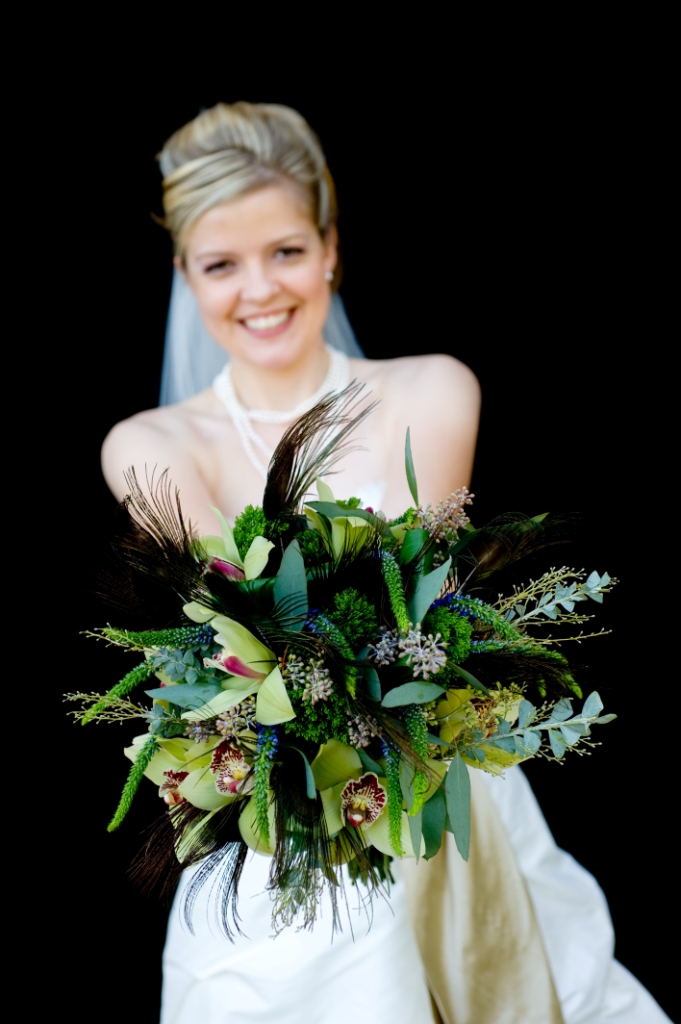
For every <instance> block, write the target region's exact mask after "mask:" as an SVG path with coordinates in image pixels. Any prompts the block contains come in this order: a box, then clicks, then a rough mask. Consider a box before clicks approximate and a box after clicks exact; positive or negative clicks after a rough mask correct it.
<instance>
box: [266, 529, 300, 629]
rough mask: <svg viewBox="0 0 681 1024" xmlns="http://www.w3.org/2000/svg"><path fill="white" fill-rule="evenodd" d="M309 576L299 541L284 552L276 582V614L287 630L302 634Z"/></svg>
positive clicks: (293, 541) (292, 543) (295, 541)
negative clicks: (306, 573) (306, 572)
mask: <svg viewBox="0 0 681 1024" xmlns="http://www.w3.org/2000/svg"><path fill="white" fill-rule="evenodd" d="M307 607H308V605H307V576H306V575H305V563H304V562H303V556H302V555H301V553H300V547H299V545H298V541H297V540H292V541H291V543H290V544H289V546H288V547H287V548H286V551H284V557H283V558H282V560H281V565H280V567H279V572H278V573H277V575H276V579H275V581H274V613H275V615H276V616H277V618H278V620H279V622H280V623H281V625H282V626H284V628H285V629H288V630H291V631H295V632H300V630H301V629H302V628H303V626H304V625H305V621H306V619H307Z"/></svg>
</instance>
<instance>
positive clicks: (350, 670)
mask: <svg viewBox="0 0 681 1024" xmlns="http://www.w3.org/2000/svg"><path fill="white" fill-rule="evenodd" d="M316 628H317V630H318V632H320V633H323V634H324V635H325V636H328V638H329V640H330V641H331V643H332V644H333V645H334V647H336V648H337V649H338V650H339V651H340V653H341V654H342V655H343V657H344V658H345V660H346V661H348V662H352V661H354V660H355V654H354V651H353V650H352V647H351V646H350V644H349V643H348V641H347V638H346V636H345V634H344V633H343V632H342V631H341V630H340V629H339V628H338V626H336V625H335V623H333V622H331V620H330V619H329V617H328V616H326V615H319V616H318V617H317V620H316ZM345 686H346V689H347V691H348V693H349V694H350V696H351V697H354V696H355V692H356V689H357V669H356V668H354V666H353V665H347V666H346V669H345Z"/></svg>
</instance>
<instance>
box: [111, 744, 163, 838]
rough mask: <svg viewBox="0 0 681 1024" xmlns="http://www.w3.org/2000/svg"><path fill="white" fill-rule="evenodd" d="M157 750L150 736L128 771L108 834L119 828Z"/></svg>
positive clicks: (156, 745)
mask: <svg viewBox="0 0 681 1024" xmlns="http://www.w3.org/2000/svg"><path fill="white" fill-rule="evenodd" d="M158 749H159V747H158V743H157V742H156V739H155V738H154V737H153V736H150V737H149V739H148V740H147V742H146V743H145V744H144V746H143V747H142V749H141V751H140V753H139V755H138V757H137V760H136V761H135V763H134V764H133V766H132V768H131V769H130V772H129V774H128V779H127V782H126V783H125V786H124V787H123V792H122V793H121V799H120V800H119V802H118V807H117V808H116V813H115V814H114V816H113V818H112V819H111V821H110V822H109V825H108V829H107V830H108V831H109V832H114V831H115V830H116V829H117V828H118V827H119V825H120V824H121V822H122V821H123V819H124V818H125V816H126V814H127V813H128V811H129V810H130V806H131V804H132V801H133V799H134V797H135V793H136V792H137V790H138V789H139V784H140V782H141V781H142V779H143V778H144V773H145V771H146V770H147V768H148V766H149V762H150V761H151V759H152V757H153V756H154V754H155V753H156V751H157V750H158Z"/></svg>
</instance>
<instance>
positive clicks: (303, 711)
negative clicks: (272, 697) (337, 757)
mask: <svg viewBox="0 0 681 1024" xmlns="http://www.w3.org/2000/svg"><path fill="white" fill-rule="evenodd" d="M288 695H289V698H290V700H291V703H292V705H293V709H294V711H295V713H296V717H295V718H294V719H292V721H290V722H284V725H283V727H282V728H283V729H284V731H285V732H286V733H287V734H289V735H291V736H297V737H298V739H301V740H307V741H308V742H310V743H326V742H327V740H328V739H329V738H330V737H333V738H334V739H336V740H338V741H339V742H340V743H345V744H346V745H347V742H348V712H349V707H348V700H347V697H346V696H345V694H338V693H331V694H330V695H329V697H328V698H327V699H326V700H319V701H317V703H316V704H312V703H311V702H310V701H309V700H302V690H301V689H300V688H298V689H297V690H294V689H289V690H288Z"/></svg>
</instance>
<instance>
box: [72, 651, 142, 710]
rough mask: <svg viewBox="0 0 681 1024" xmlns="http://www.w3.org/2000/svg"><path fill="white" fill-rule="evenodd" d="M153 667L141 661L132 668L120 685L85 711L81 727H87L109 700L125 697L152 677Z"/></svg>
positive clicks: (113, 687) (117, 684)
mask: <svg viewBox="0 0 681 1024" xmlns="http://www.w3.org/2000/svg"><path fill="white" fill-rule="evenodd" d="M153 672H154V666H153V665H152V663H151V662H150V661H143V662H142V663H141V664H140V665H137V666H136V668H133V669H132V670H131V671H130V672H128V674H127V675H126V676H123V678H122V679H121V681H120V683H116V685H115V686H112V688H111V689H110V690H109V692H108V693H106V694H104V696H103V697H102V699H101V701H100V702H99V703H98V704H95V705H94V706H93V707H91V708H90V710H89V711H87V712H86V713H85V714H84V715H83V718H82V719H81V721H82V724H83V725H87V723H88V722H91V721H92V719H93V718H96V717H97V715H98V714H99V712H100V711H103V710H104V709H105V708H106V706H107V704H108V703H109V701H110V700H112V699H115V698H117V697H126V696H127V695H128V694H129V693H131V692H132V690H134V689H135V687H136V686H139V685H140V684H141V683H143V682H144V681H145V680H146V679H148V678H149V676H150V675H153Z"/></svg>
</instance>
